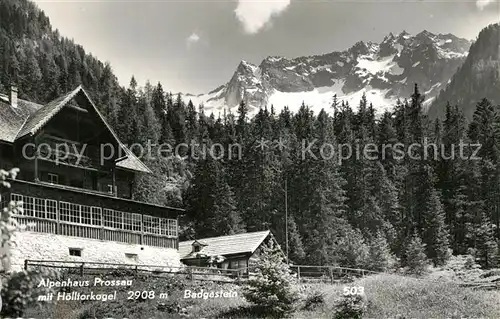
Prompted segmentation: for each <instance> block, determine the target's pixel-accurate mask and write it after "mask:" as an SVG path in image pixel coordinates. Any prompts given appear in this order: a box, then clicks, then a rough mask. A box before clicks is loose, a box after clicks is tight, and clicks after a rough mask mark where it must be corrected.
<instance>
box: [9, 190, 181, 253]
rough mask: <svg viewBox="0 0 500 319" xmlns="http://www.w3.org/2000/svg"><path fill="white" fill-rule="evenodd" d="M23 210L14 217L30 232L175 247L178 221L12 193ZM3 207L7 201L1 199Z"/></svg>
mask: <svg viewBox="0 0 500 319" xmlns="http://www.w3.org/2000/svg"><path fill="white" fill-rule="evenodd" d="M10 200H11V201H14V202H17V203H20V207H22V210H21V211H19V212H18V213H17V214H15V215H14V216H13V217H14V218H15V219H16V220H17V222H18V223H19V224H21V225H27V226H28V230H30V231H35V232H42V233H51V234H59V235H65V236H75V237H84V238H92V239H101V240H108V241H117V242H124V243H129V244H140V245H148V246H158V247H165V248H176V245H177V236H178V230H177V229H178V227H177V220H176V219H167V218H161V217H153V216H149V215H143V214H136V213H128V212H122V211H117V210H113V209H109V208H102V207H97V206H87V205H81V204H75V203H70V202H65V201H56V200H52V199H46V198H37V197H32V196H26V195H20V194H16V193H12V194H10ZM2 202H3V203H2V204H3V205H2V206H4V205H5V199H4V198H3V197H2Z"/></svg>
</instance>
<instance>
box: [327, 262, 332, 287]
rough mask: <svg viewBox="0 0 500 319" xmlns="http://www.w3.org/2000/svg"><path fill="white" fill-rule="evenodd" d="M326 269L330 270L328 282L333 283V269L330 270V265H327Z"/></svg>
mask: <svg viewBox="0 0 500 319" xmlns="http://www.w3.org/2000/svg"><path fill="white" fill-rule="evenodd" d="M328 271H329V272H330V282H331V283H332V285H333V270H332V267H331V266H330V267H328Z"/></svg>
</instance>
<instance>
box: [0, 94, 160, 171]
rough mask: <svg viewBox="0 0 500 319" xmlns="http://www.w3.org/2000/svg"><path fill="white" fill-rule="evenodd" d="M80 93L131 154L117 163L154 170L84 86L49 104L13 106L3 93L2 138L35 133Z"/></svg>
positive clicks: (23, 102)
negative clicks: (115, 128) (122, 137)
mask: <svg viewBox="0 0 500 319" xmlns="http://www.w3.org/2000/svg"><path fill="white" fill-rule="evenodd" d="M78 93H83V94H84V95H85V97H86V98H87V100H88V101H89V102H90V104H91V105H92V107H93V108H94V109H95V111H96V112H97V114H98V115H99V117H100V119H101V120H102V121H103V123H104V125H105V126H106V127H107V128H108V130H109V131H110V132H111V134H112V135H113V137H114V138H115V139H116V141H118V143H119V144H120V146H121V147H122V148H123V149H124V150H125V152H126V154H127V158H126V159H125V160H123V161H121V162H119V163H117V166H118V167H119V168H122V169H128V170H133V171H139V172H145V173H152V172H151V170H150V169H149V168H148V167H147V166H146V165H145V164H144V163H143V162H142V161H141V160H139V159H138V158H137V157H136V156H135V155H134V154H133V153H132V152H131V151H130V150H129V149H128V148H127V147H126V146H125V145H124V144H123V143H121V142H120V140H119V139H118V136H117V135H116V133H115V132H114V131H113V129H112V128H111V127H110V126H109V124H108V123H107V122H106V120H105V119H104V117H103V116H102V115H101V113H99V110H98V109H97V107H96V106H95V104H94V103H93V102H92V100H91V99H90V97H89V95H88V94H87V92H85V90H84V89H83V87H82V86H78V87H77V88H76V89H74V90H73V91H71V92H69V93H67V94H65V95H63V96H61V97H58V98H56V99H55V100H53V101H51V102H49V103H47V104H45V105H40V104H37V103H33V102H29V101H26V100H22V99H18V106H17V108H12V107H11V106H10V103H9V99H8V97H6V96H5V95H0V141H4V142H8V143H14V142H15V141H16V140H18V139H20V138H22V137H24V136H27V135H33V134H35V133H36V132H38V131H39V130H40V129H41V128H42V127H43V126H44V125H45V124H47V122H48V121H50V119H52V118H53V117H54V116H55V115H56V114H57V113H58V112H59V111H61V110H62V109H63V108H64V106H65V105H66V104H67V103H68V102H69V101H71V100H72V99H73V98H74V97H75V96H76V95H77V94H78Z"/></svg>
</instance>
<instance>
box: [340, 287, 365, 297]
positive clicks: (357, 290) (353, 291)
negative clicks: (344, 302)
mask: <svg viewBox="0 0 500 319" xmlns="http://www.w3.org/2000/svg"><path fill="white" fill-rule="evenodd" d="M364 293H365V287H363V286H358V287H344V296H349V295H362V294H364Z"/></svg>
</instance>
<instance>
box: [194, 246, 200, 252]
mask: <svg viewBox="0 0 500 319" xmlns="http://www.w3.org/2000/svg"><path fill="white" fill-rule="evenodd" d="M200 248H201V247H200V245H194V247H193V251H194V252H195V253H197V252H199V251H200Z"/></svg>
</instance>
